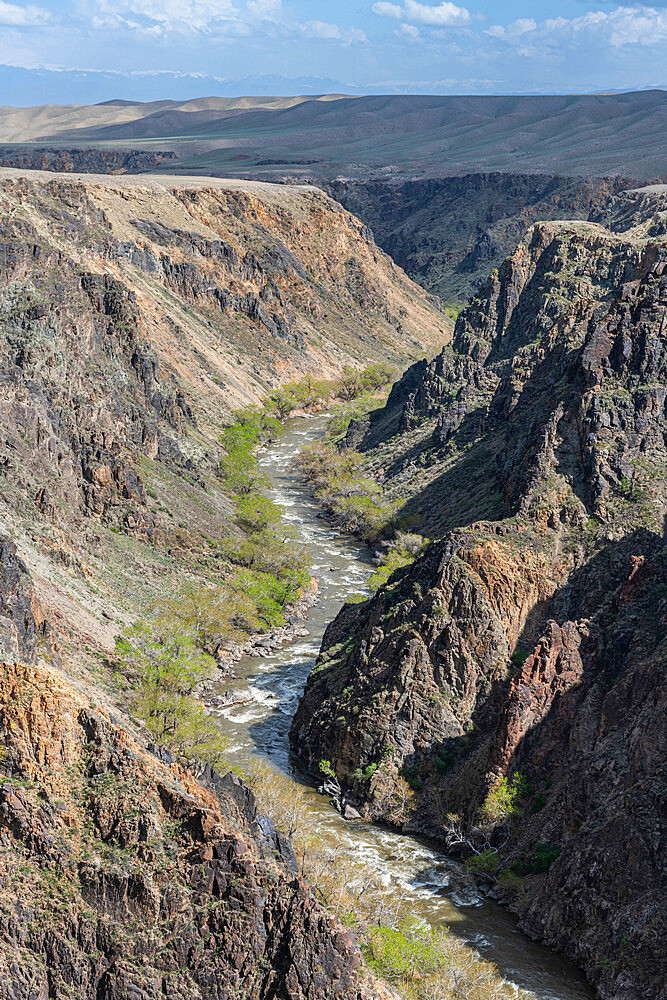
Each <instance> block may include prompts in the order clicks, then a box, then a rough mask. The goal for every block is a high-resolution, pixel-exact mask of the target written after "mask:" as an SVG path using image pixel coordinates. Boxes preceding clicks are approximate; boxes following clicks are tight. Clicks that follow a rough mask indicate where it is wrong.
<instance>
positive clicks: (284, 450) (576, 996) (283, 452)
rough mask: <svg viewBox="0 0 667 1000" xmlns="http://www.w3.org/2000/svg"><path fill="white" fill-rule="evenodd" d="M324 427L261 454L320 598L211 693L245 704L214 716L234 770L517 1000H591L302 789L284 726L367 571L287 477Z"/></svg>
mask: <svg viewBox="0 0 667 1000" xmlns="http://www.w3.org/2000/svg"><path fill="white" fill-rule="evenodd" d="M325 424H326V417H324V416H315V417H308V418H295V419H292V420H290V421H288V423H287V427H286V430H285V433H284V434H283V435H282V436H281V437H280V438H279V440H277V441H276V442H274V443H272V444H271V445H270V446H269V447H267V448H265V449H263V450H262V451H261V452H260V455H259V462H260V466H261V468H262V471H263V472H265V473H266V474H267V475H268V477H269V478H270V480H271V491H270V492H271V496H272V498H273V499H274V500H276V501H277V502H278V503H280V504H281V505H282V506H283V508H284V511H285V519H286V520H287V521H288V522H289V524H290V525H291V527H292V528H293V530H294V532H295V534H296V537H297V538H298V540H299V541H301V542H305V543H306V544H307V545H308V546H309V549H310V553H311V557H312V566H313V568H312V575H313V576H314V577H316V579H317V580H318V583H319V599H318V601H317V603H316V604H315V605H314V606H313V607H312V608H311V609H310V612H309V614H308V617H307V619H306V620H305V621H304V623H303V624H304V628H305V629H307V631H308V635H307V636H304V637H301V638H299V639H297V640H296V641H294V642H292V643H290V644H289V645H285V646H283V647H281V648H279V649H277V650H274V651H272V652H271V653H270V654H269V655H267V656H266V657H262V658H260V657H245V658H244V659H242V660H241V661H239V663H238V664H237V666H236V678H235V679H234V680H230V679H226V680H224V681H223V682H221V684H220V685H219V688H218V693H220V692H221V691H223V690H226V689H229V688H230V687H232V688H233V690H234V692H235V694H236V696H237V697H240V698H243V699H246V700H244V701H243V702H242V703H241V704H236V705H232V706H229V707H226V708H222V709H220V708H218V709H214V712H215V714H216V715H217V717H218V721H219V723H220V726H221V727H222V729H223V730H224V732H225V733H226V735H227V736H228V738H229V741H230V753H231V755H232V756H233V759H234V762H235V763H237V764H239V765H240V766H241V767H243V766H244V765H245V766H248V765H250V764H251V763H252V761H253V760H256V759H257V758H260V759H262V760H264V761H268V762H269V763H270V765H271V766H272V767H274V768H276V769H277V770H279V771H280V772H282V773H283V774H284V775H286V776H288V777H289V778H290V779H291V780H293V781H295V782H298V783H299V784H300V785H301V786H302V787H303V789H304V791H305V793H306V795H307V799H308V806H309V808H310V810H311V812H312V824H313V827H314V828H315V829H317V830H319V831H321V832H323V833H324V834H325V835H326V836H327V839H331V838H332V837H335V839H336V842H337V843H338V844H339V845H340V846H341V847H342V848H343V849H344V850H349V851H350V854H351V855H353V856H354V857H355V858H359V857H363V858H364V859H365V860H366V861H367V862H369V863H370V864H372V865H373V867H374V869H375V871H376V872H377V873H378V874H379V876H380V878H381V879H382V881H383V883H384V884H386V885H387V886H388V887H389V886H391V887H392V889H393V890H394V891H395V890H396V889H397V887H399V888H400V891H401V893H402V894H403V895H404V898H405V899H406V901H408V903H409V906H410V908H411V909H412V911H413V912H414V914H415V916H417V917H420V918H423V919H425V920H427V921H428V922H429V923H431V924H437V925H444V926H448V927H450V928H451V931H452V933H453V934H455V935H457V936H458V937H460V938H462V939H463V940H465V941H466V942H468V943H470V944H471V945H473V946H474V947H475V948H477V950H478V951H479V952H480V954H482V955H483V956H484V957H485V958H487V959H489V960H491V961H493V962H494V963H495V964H496V965H497V967H498V969H499V971H500V972H501V974H502V975H503V976H504V977H505V978H506V979H507V980H508V981H509V982H511V983H513V984H515V986H516V989H517V996H518V997H521V998H522V1000H524V998H525V1000H528V998H533V997H537V998H539V1000H590V998H592V996H593V993H592V991H591V989H590V988H589V987H588V986H587V984H586V982H585V980H584V978H583V976H582V974H581V973H580V972H579V971H578V970H577V969H576V968H575V967H574V966H573V965H572V964H570V963H569V962H568V961H567V960H565V959H563V958H561V957H560V956H558V955H556V954H555V953H553V952H551V951H550V950H549V949H547V948H545V947H543V946H541V945H539V944H536V943H534V942H532V941H530V940H529V939H528V938H526V937H525V936H524V935H523V934H522V933H521V932H520V931H518V930H517V928H516V921H515V919H514V917H513V916H512V914H511V913H510V912H509V911H508V910H506V909H505V908H504V907H501V906H499V905H498V904H496V903H494V902H492V901H491V900H488V899H485V898H484V897H483V896H482V895H480V894H479V893H478V892H477V891H476V889H475V888H474V886H472V885H471V884H470V883H469V881H468V880H467V879H466V878H465V876H464V875H463V873H462V870H461V866H460V865H458V864H457V863H456V861H454V860H453V859H451V858H448V857H447V856H446V855H445V854H443V853H442V852H440V851H438V850H437V849H436V848H434V847H433V846H432V845H429V844H427V843H425V842H423V841H420V840H419V839H417V838H415V837H411V836H405V835H402V834H400V833H396V832H395V831H392V830H388V829H386V828H384V827H380V826H376V825H373V824H369V823H364V822H362V821H353V822H348V821H345V820H343V819H342V817H341V816H340V815H339V813H338V812H336V810H335V809H334V808H333V806H332V805H331V804H330V803H329V800H328V799H327V798H326V797H324V796H321V795H318V794H317V792H316V790H315V789H314V788H311V787H310V785H308V784H307V781H306V779H305V776H304V775H303V773H302V772H300V770H299V767H298V764H297V763H296V762H295V761H294V759H293V758H292V757H291V756H290V751H289V743H288V732H289V726H290V722H291V719H292V716H293V714H294V711H295V709H296V705H297V701H298V698H299V695H300V693H301V691H302V690H303V687H304V685H305V682H306V678H307V676H308V673H309V672H310V669H311V667H312V665H313V663H314V661H315V658H316V656H317V653H318V649H319V646H320V642H321V639H322V635H323V633H324V630H325V628H326V626H327V624H328V623H329V622H330V621H331V620H332V619H333V618H334V617H335V615H336V613H337V612H338V610H339V609H340V607H341V605H342V604H343V603H344V602H345V600H346V599H347V598H348V597H349V595H350V594H354V593H359V592H364V591H365V590H366V580H367V578H368V576H369V574H370V573H371V571H372V568H373V567H372V562H371V554H370V552H369V551H368V549H367V548H366V547H365V546H363V545H361V544H359V543H357V542H356V541H355V540H354V539H351V538H349V537H348V536H346V535H343V534H341V533H340V532H338V531H336V530H334V529H333V528H332V527H331V526H330V525H329V524H328V523H327V521H325V520H323V519H322V517H321V516H319V514H320V512H319V508H318V505H317V503H316V502H315V501H314V500H313V499H312V498H311V497H310V496H309V495H308V492H307V491H306V490H305V489H304V488H303V487H302V486H301V485H300V483H299V482H298V479H297V477H296V476H295V474H294V471H293V465H294V459H295V457H296V455H297V454H298V452H299V451H300V450H301V449H302V448H303V447H304V446H305V445H306V444H307V443H308V442H309V441H311V440H313V439H314V438H316V437H318V436H319V435H321V434H322V433H323V430H324V426H325Z"/></svg>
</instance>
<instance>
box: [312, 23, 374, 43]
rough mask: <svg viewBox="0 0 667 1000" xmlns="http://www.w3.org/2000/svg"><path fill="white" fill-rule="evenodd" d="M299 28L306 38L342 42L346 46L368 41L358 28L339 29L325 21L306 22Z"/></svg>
mask: <svg viewBox="0 0 667 1000" xmlns="http://www.w3.org/2000/svg"><path fill="white" fill-rule="evenodd" d="M299 27H300V28H301V31H302V32H303V34H304V35H306V36H307V37H308V38H322V39H325V40H330V41H334V42H344V43H345V44H346V45H349V44H351V43H352V42H367V41H368V39H367V38H366V35H365V34H364V32H363V31H361V30H359V29H358V28H339V27H338V25H337V24H329V23H328V22H327V21H306V22H305V24H301V25H299Z"/></svg>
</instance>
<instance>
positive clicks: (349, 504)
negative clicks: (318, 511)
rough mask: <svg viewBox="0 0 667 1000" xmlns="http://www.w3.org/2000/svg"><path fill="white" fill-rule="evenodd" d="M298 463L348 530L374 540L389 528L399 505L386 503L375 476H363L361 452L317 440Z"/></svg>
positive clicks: (321, 498) (327, 505)
mask: <svg viewBox="0 0 667 1000" xmlns="http://www.w3.org/2000/svg"><path fill="white" fill-rule="evenodd" d="M298 461H299V467H300V470H301V474H302V475H303V477H304V479H305V480H306V482H307V483H308V484H309V485H310V486H311V487H312V489H313V490H314V492H315V495H316V496H317V498H318V499H319V500H320V502H321V503H322V505H323V506H324V508H325V509H326V511H327V512H328V513H329V514H330V515H331V516H332V518H333V519H334V521H335V522H336V523H337V524H339V525H340V526H341V527H342V528H344V529H345V530H346V531H349V532H351V533H352V534H355V535H358V536H359V537H361V538H364V539H365V540H366V541H374V540H375V539H377V538H378V537H380V535H381V534H382V533H383V532H385V531H386V530H388V529H389V527H390V526H391V524H392V522H393V520H394V517H395V515H396V510H397V507H398V504H397V503H393V504H390V503H387V502H386V501H385V500H384V499H383V496H382V489H381V488H380V486H379V485H378V483H376V482H375V480H374V479H369V478H364V477H362V476H361V474H360V472H361V469H360V466H361V456H360V455H357V454H356V453H355V452H351V451H349V450H345V451H343V452H339V451H338V449H337V448H335V447H333V446H332V445H329V444H326V442H324V441H317V442H315V444H312V445H310V446H309V447H308V448H304V450H303V451H302V452H301V454H300V456H299V460H298Z"/></svg>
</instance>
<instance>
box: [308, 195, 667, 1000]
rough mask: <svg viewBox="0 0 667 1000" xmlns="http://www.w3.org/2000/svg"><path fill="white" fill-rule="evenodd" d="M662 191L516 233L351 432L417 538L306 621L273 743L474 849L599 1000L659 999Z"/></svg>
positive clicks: (427, 829) (664, 630)
mask: <svg viewBox="0 0 667 1000" xmlns="http://www.w3.org/2000/svg"><path fill="white" fill-rule="evenodd" d="M662 197H663V196H662V195H661V194H660V193H659V192H658V194H657V195H655V196H652V200H651V206H650V212H647V211H644V212H643V215H641V217H639V216H638V213H637V211H636V209H637V208H638V207H641V204H640V203H641V202H642V198H641V197H639V198H638V197H635V196H631V197H630V200H633V199H634V201H635V210H634V211H631V212H629V213H628V218H627V219H626V223H627V222H629V223H631V224H623V225H621V224H619V225H618V226H617V229H618V230H619V231H618V232H610V231H609V230H605V229H603V228H602V227H600V226H598V225H591V224H569V225H566V224H563V223H561V224H556V223H545V224H540V225H537V226H536V227H534V228H533V229H532V230H531V232H530V233H529V234H528V237H527V239H526V241H525V243H523V244H522V245H521V246H520V247H519V248H518V250H517V251H516V252H515V253H514V254H513V255H512V256H511V257H510V258H508V259H507V260H506V261H505V263H504V264H503V265H502V267H501V268H500V269H499V270H498V271H497V272H494V273H493V274H492V275H491V277H490V278H489V280H488V282H487V283H486V285H485V287H484V288H483V289H482V290H481V291H480V294H479V295H478V296H477V297H476V298H475V299H473V301H472V302H471V304H470V306H469V307H468V308H467V309H465V310H464V311H463V312H462V313H461V315H460V316H459V318H458V321H457V324H456V330H455V336H454V341H453V344H452V347H451V348H445V349H444V350H443V352H442V353H441V354H440V355H439V356H438V357H437V358H436V359H434V360H433V361H432V362H430V363H426V362H420V363H419V364H418V365H416V366H414V367H413V368H412V369H410V370H409V371H408V372H407V373H406V376H405V377H404V379H403V380H402V381H401V382H399V383H397V385H396V386H395V387H394V389H393V391H392V394H391V396H390V398H389V400H388V402H387V405H386V407H385V408H384V410H381V411H378V412H377V413H374V414H372V415H371V417H370V419H369V420H368V421H367V422H366V424H364V425H361V426H357V427H353V428H352V430H351V432H350V436H349V437H350V441H351V443H356V444H357V445H358V446H359V447H360V448H361V449H363V450H364V451H365V453H366V456H367V462H368V466H369V468H371V469H374V470H375V471H376V474H378V475H379V476H380V478H382V479H383V480H384V484H385V486H386V488H387V492H388V493H389V495H390V496H391V495H402V496H403V497H407V498H408V500H407V503H406V505H405V510H406V512H408V513H409V514H410V515H411V522H412V523H415V522H416V523H417V525H419V524H421V526H422V530H424V531H425V532H426V533H428V534H429V535H430V536H431V538H433V539H434V540H433V541H432V542H431V544H430V545H429V546H428V548H427V549H426V552H425V554H424V555H423V556H421V557H420V558H418V559H417V560H416V561H415V562H414V563H413V564H412V565H411V566H408V567H406V568H404V569H402V570H399V571H397V572H396V573H394V575H393V576H392V577H391V578H390V579H389V581H388V583H387V584H386V585H385V586H383V587H382V588H381V589H380V590H379V591H378V593H377V594H376V595H375V596H374V597H373V598H371V599H370V600H368V601H366V602H364V603H362V604H359V605H351V606H349V607H346V608H345V609H344V610H343V611H342V612H341V614H340V615H339V617H338V619H336V621H334V622H333V623H332V625H331V626H330V628H329V630H328V632H327V634H326V635H325V638H324V642H323V646H322V651H321V654H320V658H319V660H318V662H317V664H316V666H315V668H314V670H313V672H312V674H311V677H310V679H309V681H308V685H307V687H306V691H305V694H304V696H303V699H302V701H301V703H300V705H299V709H298V711H297V714H296V716H295V719H294V722H293V725H292V731H291V741H292V746H293V748H294V750H295V751H296V752H297V753H298V754H299V755H300V756H301V757H302V759H303V760H304V761H306V762H307V763H308V764H309V765H310V766H311V767H312V769H313V770H314V771H315V770H316V769H317V766H318V762H319V761H320V760H321V759H323V758H324V759H326V760H328V761H331V763H332V765H333V767H334V769H335V771H336V775H337V777H338V779H339V781H340V782H341V785H342V787H343V794H344V797H345V799H346V801H349V802H350V803H351V804H352V806H354V807H356V808H357V809H359V810H360V811H361V812H362V814H363V815H365V816H367V817H369V818H373V819H382V820H386V821H389V822H391V823H394V824H395V825H398V826H401V827H403V828H404V829H407V830H415V831H419V832H422V833H426V834H428V835H429V836H433V837H436V838H439V839H440V840H441V841H442V842H443V843H445V844H447V845H448V846H449V847H450V848H451V849H455V850H457V851H459V852H461V853H463V854H464V856H465V854H466V853H470V852H471V851H473V850H482V849H484V850H486V851H487V852H488V855H485V857H487V856H489V857H490V860H489V865H490V866H491V867H490V869H489V870H490V871H494V870H495V872H496V875H497V874H498V872H500V871H503V872H505V873H506V877H505V879H504V880H503V878H502V877H501V878H500V880H499V881H498V883H497V885H498V890H497V891H499V892H507V893H509V891H510V889H511V890H512V893H513V900H514V901H513V905H514V907H515V908H516V910H517V912H518V913H519V914H520V926H521V927H522V928H523V929H524V930H526V931H527V932H528V933H530V934H532V935H534V936H535V937H538V938H540V939H542V940H543V941H546V942H547V943H548V944H550V945H552V946H553V947H556V948H559V949H561V950H563V951H565V952H566V953H567V954H568V955H570V957H572V958H574V959H575V961H577V962H578V963H579V964H580V965H581V966H582V967H583V968H584V969H585V970H586V972H587V974H588V976H589V978H590V979H591V981H592V982H594V983H595V984H596V986H597V987H598V989H599V991H600V994H601V996H603V997H605V998H612V997H613V998H614V1000H642V998H644V997H646V996H657V995H659V993H660V990H661V988H662V985H664V983H663V984H662V985H661V980H660V973H659V966H660V950H661V944H660V940H661V935H660V930H659V927H660V909H659V903H658V895H659V893H658V894H656V891H655V890H656V887H657V886H659V885H664V881H663V880H664V877H665V870H664V853H661V852H664V826H663V825H662V820H661V817H662V816H664V813H663V810H664V774H663V772H662V770H661V768H662V767H663V764H661V763H660V756H661V754H660V751H659V749H658V748H659V747H663V748H664V744H665V737H666V736H667V733H666V730H665V718H666V715H665V703H666V698H667V692H666V690H665V667H666V666H667V646H666V645H665V641H666V638H665V637H666V636H667V577H666V575H665V574H666V573H667V561H666V552H665V540H664V519H665V514H666V513H667V477H666V476H665V468H666V464H665V463H666V460H667V414H666V412H665V404H666V400H667V336H666V332H665V331H666V329H667V243H666V242H665V239H664V236H663V234H662V220H664V218H665V215H664V212H665V205H664V203H663V200H662ZM624 204H625V208H626V209H627V202H625V203H624ZM644 209H646V205H645V204H644ZM621 214H622V213H621ZM621 229H622V230H623V231H622V232H621V231H620V230H621ZM512 880H514V881H512Z"/></svg>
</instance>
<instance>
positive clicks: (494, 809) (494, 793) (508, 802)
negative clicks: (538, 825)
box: [479, 772, 528, 825]
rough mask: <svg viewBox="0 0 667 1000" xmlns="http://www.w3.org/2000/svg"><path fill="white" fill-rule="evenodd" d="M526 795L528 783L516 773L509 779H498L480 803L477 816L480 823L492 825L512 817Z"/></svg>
mask: <svg viewBox="0 0 667 1000" xmlns="http://www.w3.org/2000/svg"><path fill="white" fill-rule="evenodd" d="M527 793H528V782H527V781H526V779H525V777H524V776H523V775H522V774H519V773H518V772H517V773H516V774H514V775H512V777H511V778H506V777H503V778H499V779H497V781H496V783H495V784H494V786H493V788H492V789H491V790H490V792H489V793H488V795H487V796H486V798H485V800H484V802H483V803H482V805H481V807H480V810H479V815H480V819H481V821H482V823H484V824H485V825H493V824H496V823H501V822H503V821H504V820H506V819H509V818H510V817H511V816H513V815H514V814H515V813H516V812H517V811H518V809H519V804H520V802H521V799H522V798H524V797H525V795H526V794H527Z"/></svg>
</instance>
